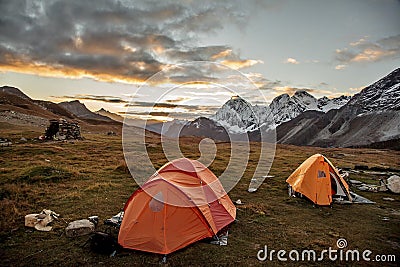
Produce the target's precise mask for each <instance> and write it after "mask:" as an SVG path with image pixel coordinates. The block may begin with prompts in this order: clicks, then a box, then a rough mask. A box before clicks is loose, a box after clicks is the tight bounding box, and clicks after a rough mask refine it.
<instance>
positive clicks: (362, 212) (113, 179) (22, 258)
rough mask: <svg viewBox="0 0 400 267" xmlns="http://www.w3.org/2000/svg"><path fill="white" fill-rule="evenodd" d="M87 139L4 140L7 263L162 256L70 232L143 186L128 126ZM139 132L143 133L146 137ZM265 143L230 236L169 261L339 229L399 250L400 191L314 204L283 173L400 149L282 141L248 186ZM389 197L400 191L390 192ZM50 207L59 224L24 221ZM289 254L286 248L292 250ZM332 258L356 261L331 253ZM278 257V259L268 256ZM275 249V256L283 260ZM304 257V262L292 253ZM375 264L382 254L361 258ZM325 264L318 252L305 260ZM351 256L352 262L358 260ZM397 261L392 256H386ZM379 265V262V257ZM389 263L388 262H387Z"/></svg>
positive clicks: (248, 252) (247, 251) (229, 261)
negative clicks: (107, 246)
mask: <svg viewBox="0 0 400 267" xmlns="http://www.w3.org/2000/svg"><path fill="white" fill-rule="evenodd" d="M0 132H1V136H2V137H9V138H12V139H13V140H14V141H18V140H19V139H20V138H21V137H22V136H23V137H25V138H33V137H36V136H38V134H39V133H40V129H38V130H37V131H36V130H32V129H31V128H23V127H11V125H5V124H2V125H0ZM84 136H85V140H84V141H75V142H46V143H42V142H39V141H35V142H34V141H28V142H26V143H19V144H16V143H15V144H14V145H12V146H10V147H1V148H0V155H1V156H0V202H1V212H0V226H1V227H0V229H1V230H0V238H1V244H0V262H1V264H0V265H16V266H20V265H74V266H76V265H81V264H84V265H99V264H104V265H114V266H120V265H130V266H131V265H141V264H143V265H157V264H158V263H159V262H160V260H161V257H160V256H159V255H154V254H150V253H142V252H137V251H129V250H123V251H121V252H120V253H118V254H117V255H116V256H115V257H109V256H104V255H98V254H95V253H93V252H91V251H90V249H89V247H88V246H83V245H84V243H85V242H86V241H87V239H88V237H87V236H83V237H79V238H67V237H66V236H65V234H64V232H65V227H66V225H67V222H71V221H73V220H77V219H83V218H87V217H88V216H91V215H98V216H99V217H100V224H99V228H100V229H103V230H104V229H105V226H104V225H103V224H102V221H103V220H104V219H106V218H109V217H111V216H112V215H115V214H116V213H118V212H119V211H120V210H121V208H122V207H123V205H124V202H125V201H126V200H127V199H128V197H129V196H130V194H131V193H132V192H133V191H134V190H135V189H137V188H138V186H137V185H136V184H135V182H134V180H133V179H132V177H131V175H130V173H129V172H128V170H127V168H126V164H125V163H124V156H123V153H122V146H121V136H120V135H118V136H107V135H106V134H104V133H84ZM198 141H199V140H198V139H191V138H187V139H184V140H182V141H181V147H182V150H183V151H184V154H185V156H187V157H191V158H197V157H198V156H199V151H198V150H197V149H194V148H193V147H194V146H193V142H198ZM138 142H139V140H138ZM146 142H147V143H148V144H151V155H152V159H153V162H154V165H155V166H156V168H158V167H160V166H162V165H163V164H164V163H165V162H166V159H165V158H164V157H163V156H162V155H163V154H162V148H161V145H160V140H159V139H158V138H157V137H156V136H150V137H149V139H147V140H146ZM217 147H218V153H217V158H216V160H215V162H214V163H213V164H212V165H211V169H212V170H213V171H214V172H215V173H216V174H217V175H218V174H220V173H221V172H222V171H223V169H224V166H225V165H226V163H227V161H228V160H229V153H230V148H229V144H226V143H225V144H219V145H218V146H217ZM257 149H258V144H256V143H254V144H252V150H253V153H252V156H251V158H250V160H249V164H248V168H247V170H246V172H245V174H244V177H243V178H242V179H241V180H240V181H239V183H238V184H237V185H236V187H235V188H234V189H233V190H231V191H230V192H229V196H230V197H231V199H232V200H233V201H236V200H237V199H241V201H242V202H243V203H244V204H243V205H241V206H238V211H237V219H238V221H237V222H236V223H235V224H233V225H232V227H231V229H230V235H229V240H228V246H216V245H211V244H207V243H205V242H197V243H195V244H193V245H191V246H189V247H187V248H185V249H183V250H181V251H178V252H175V253H173V254H171V255H169V257H168V265H170V266H176V265H185V266H187V265H192V266H193V265H194V266H196V265H237V266H247V265H257V264H259V263H260V262H259V261H258V260H257V257H256V255H257V252H258V251H259V250H260V249H261V248H263V247H264V245H267V246H268V249H269V250H272V249H274V250H280V249H284V250H286V251H288V252H289V251H290V250H295V249H296V250H299V251H301V250H303V249H314V250H316V251H319V252H321V251H322V250H324V249H328V248H329V247H332V248H333V249H336V241H337V239H338V238H345V239H346V240H347V242H348V246H347V248H348V249H358V250H360V251H361V252H362V251H364V250H366V249H369V250H371V251H372V252H373V254H372V255H377V254H385V255H388V254H396V259H397V263H393V262H392V263H391V264H392V265H393V266H396V264H398V263H399V260H400V254H399V251H400V196H399V195H394V194H390V193H387V192H384V193H383V192H381V193H372V192H358V191H356V192H357V193H359V194H360V195H362V196H364V197H367V198H369V199H370V200H373V201H375V202H376V204H375V205H359V204H357V205H337V204H336V205H333V207H332V208H329V207H314V206H313V205H312V204H310V202H308V201H306V200H304V199H298V198H289V197H288V195H287V188H286V183H285V179H286V178H287V177H288V176H289V175H290V173H291V172H292V171H293V170H294V169H295V168H296V167H297V166H298V165H299V164H300V163H301V162H302V161H304V160H305V159H306V158H307V157H308V156H310V155H312V154H315V153H322V154H324V155H326V156H327V157H328V158H329V159H331V161H332V162H333V163H334V164H335V165H337V166H340V167H348V168H354V167H355V166H356V165H358V166H368V167H370V168H371V167H375V169H385V168H386V169H387V168H391V169H394V170H397V171H398V170H399V169H400V161H399V158H400V153H399V152H398V151H397V152H396V151H390V150H374V149H323V148H314V147H295V146H289V145H278V146H277V150H276V156H275V159H274V162H273V166H272V168H271V171H270V174H271V175H273V176H274V177H273V178H268V179H267V180H266V181H265V182H264V183H263V185H262V186H261V187H260V188H259V190H258V191H257V192H255V193H248V192H247V186H248V184H249V181H250V178H251V176H252V173H253V171H254V169H255V166H256V163H257V160H256V156H257V153H256V151H257ZM381 177H383V176H382V174H379V173H378V172H376V173H374V172H373V171H372V172H371V171H369V172H367V171H361V172H359V173H352V174H351V175H350V178H351V179H357V180H361V181H366V182H368V183H374V184H378V180H379V178H381ZM384 197H390V198H393V199H394V201H385V200H383V198H384ZM42 209H51V210H53V211H55V212H57V213H60V214H61V216H62V217H61V219H60V220H58V221H55V222H53V224H52V226H53V230H52V231H50V232H39V231H35V230H34V229H33V228H25V227H24V216H25V215H26V214H29V213H36V212H40V211H41V210H42ZM286 256H287V255H286ZM327 261H328V262H329V264H330V265H332V263H333V265H340V264H349V263H346V262H343V261H342V262H340V261H335V262H330V261H329V260H327ZM270 263H271V262H270ZM281 263H282V262H279V261H278V260H277V257H276V254H275V256H274V260H273V262H272V264H275V265H280V264H281ZM289 263H293V264H298V263H296V262H289ZM362 263H363V264H370V265H374V264H377V262H362ZM302 264H303V265H313V264H315V265H318V264H319V263H318V262H315V263H314V262H302ZM350 264H352V263H350ZM385 264H389V263H385ZM378 265H381V264H378ZM389 265H390V264H389Z"/></svg>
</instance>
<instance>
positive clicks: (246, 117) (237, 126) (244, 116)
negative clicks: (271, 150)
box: [159, 69, 400, 148]
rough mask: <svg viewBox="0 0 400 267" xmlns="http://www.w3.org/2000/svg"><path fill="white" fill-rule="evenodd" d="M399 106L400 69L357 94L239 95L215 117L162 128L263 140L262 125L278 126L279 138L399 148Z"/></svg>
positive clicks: (265, 127) (176, 132)
mask: <svg viewBox="0 0 400 267" xmlns="http://www.w3.org/2000/svg"><path fill="white" fill-rule="evenodd" d="M399 109H400V69H396V70H394V71H393V72H391V73H390V74H388V75H387V76H385V77H384V78H382V79H380V80H379V81H377V82H375V83H374V84H372V85H370V86H368V87H366V88H364V89H363V90H362V91H361V92H360V93H358V94H356V95H354V96H353V97H349V96H341V97H338V98H333V99H329V98H327V97H322V98H320V99H316V98H315V97H313V96H312V95H310V94H309V93H307V92H306V91H297V92H296V93H295V94H294V95H293V96H289V95H288V94H283V95H280V96H278V97H276V98H275V99H273V101H272V102H271V104H270V105H269V106H268V107H267V106H257V105H255V106H252V105H251V104H250V103H248V102H247V101H245V100H244V99H243V98H241V97H239V96H235V97H232V98H231V99H230V100H228V101H227V102H226V103H225V104H224V105H223V106H222V107H221V108H220V109H219V110H218V111H217V112H216V114H215V115H213V116H211V117H210V118H208V119H207V118H198V119H196V120H194V121H189V122H182V121H175V122H173V123H171V122H169V125H168V127H165V128H167V129H168V130H167V131H165V132H163V133H162V134H165V135H168V136H171V137H177V136H186V135H194V136H204V137H209V138H213V139H216V140H221V141H228V140H229V136H230V138H231V139H234V140H245V139H247V138H248V139H249V140H251V141H258V140H259V137H260V132H261V131H264V132H267V131H270V130H273V129H275V130H276V135H277V141H278V143H285V144H294V145H311V146H322V147H358V146H376V147H379V146H380V144H382V146H385V147H387V146H389V147H392V148H398V147H399V140H400V113H399ZM221 127H222V128H225V133H224V131H222V130H221ZM159 128H161V127H159ZM213 129H214V130H213ZM245 135H247V136H245Z"/></svg>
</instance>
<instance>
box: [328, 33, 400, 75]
mask: <svg viewBox="0 0 400 267" xmlns="http://www.w3.org/2000/svg"><path fill="white" fill-rule="evenodd" d="M397 57H400V35H396V36H390V37H387V38H383V39H379V40H377V41H375V42H371V41H368V40H367V37H365V38H361V39H359V40H358V41H355V42H351V43H350V48H347V47H346V48H343V49H336V51H335V60H336V61H337V62H339V63H340V64H338V65H337V66H336V67H335V69H337V70H341V69H344V68H345V67H346V65H348V64H351V63H363V62H377V61H381V60H388V59H392V58H397Z"/></svg>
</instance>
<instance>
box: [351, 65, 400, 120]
mask: <svg viewBox="0 0 400 267" xmlns="http://www.w3.org/2000/svg"><path fill="white" fill-rule="evenodd" d="M348 105H349V106H352V107H355V108H357V110H358V112H359V113H365V112H371V111H386V110H399V109H400V68H397V69H396V70H394V71H393V72H391V73H390V74H388V75H387V76H386V77H384V78H382V79H380V80H379V81H377V82H375V83H373V84H372V85H370V86H368V87H366V88H364V89H363V90H362V91H361V92H360V93H358V94H356V95H354V97H353V98H352V99H351V100H350V101H349V104H348Z"/></svg>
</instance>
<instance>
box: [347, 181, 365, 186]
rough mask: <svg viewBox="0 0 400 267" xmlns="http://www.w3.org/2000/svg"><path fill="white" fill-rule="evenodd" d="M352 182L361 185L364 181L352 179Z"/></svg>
mask: <svg viewBox="0 0 400 267" xmlns="http://www.w3.org/2000/svg"><path fill="white" fill-rule="evenodd" d="M349 182H350V183H351V184H354V185H361V184H362V183H363V182H361V181H358V180H350V181H349Z"/></svg>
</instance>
